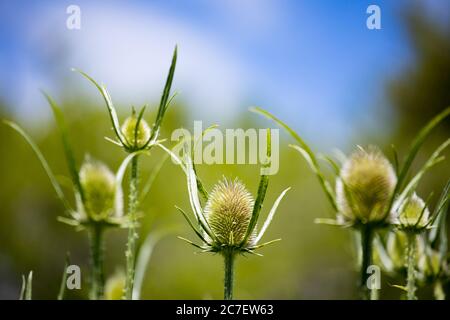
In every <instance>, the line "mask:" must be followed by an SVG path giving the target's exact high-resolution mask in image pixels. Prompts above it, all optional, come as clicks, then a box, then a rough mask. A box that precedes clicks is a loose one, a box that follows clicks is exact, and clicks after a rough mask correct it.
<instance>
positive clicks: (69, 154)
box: [42, 91, 84, 203]
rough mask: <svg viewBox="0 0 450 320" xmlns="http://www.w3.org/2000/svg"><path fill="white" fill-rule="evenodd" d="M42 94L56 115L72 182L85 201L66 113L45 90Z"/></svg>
mask: <svg viewBox="0 0 450 320" xmlns="http://www.w3.org/2000/svg"><path fill="white" fill-rule="evenodd" d="M42 94H43V95H44V96H45V98H46V99H47V101H48V104H49V105H50V107H51V108H52V111H53V115H54V116H55V120H56V123H57V124H58V127H59V132H60V134H61V139H62V143H63V147H64V154H65V156H66V160H67V165H68V167H69V172H70V176H71V177H72V183H73V185H74V186H75V188H76V190H77V191H78V192H79V193H80V197H81V201H82V202H83V203H84V191H83V188H82V187H81V183H80V177H79V176H78V168H77V165H76V162H75V156H74V152H73V150H72V147H71V144H70V142H69V134H68V130H67V125H66V121H65V119H64V115H63V113H62V112H61V109H60V108H59V106H58V105H57V104H56V102H55V101H54V100H53V99H52V98H51V97H50V96H49V95H48V94H47V93H45V92H44V91H42Z"/></svg>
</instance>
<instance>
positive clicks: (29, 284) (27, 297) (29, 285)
mask: <svg viewBox="0 0 450 320" xmlns="http://www.w3.org/2000/svg"><path fill="white" fill-rule="evenodd" d="M32 294H33V271H30V272H29V273H28V278H27V285H26V289H25V300H31V296H32Z"/></svg>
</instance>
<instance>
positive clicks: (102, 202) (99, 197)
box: [79, 158, 116, 221]
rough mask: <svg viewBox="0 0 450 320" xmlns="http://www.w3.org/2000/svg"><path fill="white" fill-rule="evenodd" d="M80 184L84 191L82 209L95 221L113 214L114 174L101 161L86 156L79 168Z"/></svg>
mask: <svg viewBox="0 0 450 320" xmlns="http://www.w3.org/2000/svg"><path fill="white" fill-rule="evenodd" d="M79 176H80V184H81V187H82V189H83V193H84V210H85V213H86V214H87V216H88V217H89V218H90V219H92V220H95V221H100V220H104V219H106V218H108V217H110V216H111V215H113V214H114V201H115V196H116V184H115V176H114V174H113V173H112V172H111V170H109V168H108V167H107V166H106V165H105V164H104V163H102V162H100V161H97V160H92V159H90V158H87V159H86V160H85V162H84V163H83V165H82V166H81V169H80V173H79Z"/></svg>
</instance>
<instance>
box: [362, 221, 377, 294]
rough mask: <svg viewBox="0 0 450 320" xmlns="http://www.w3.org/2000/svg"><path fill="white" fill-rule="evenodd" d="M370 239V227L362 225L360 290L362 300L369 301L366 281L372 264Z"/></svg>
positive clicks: (371, 233)
mask: <svg viewBox="0 0 450 320" xmlns="http://www.w3.org/2000/svg"><path fill="white" fill-rule="evenodd" d="M372 239H373V229H372V227H370V226H367V225H363V226H362V227H361V251H362V259H361V280H360V281H361V282H360V290H361V296H362V298H363V299H364V300H369V299H371V298H372V295H371V292H370V289H369V287H368V285H367V279H368V278H369V274H368V273H367V269H368V267H369V266H370V265H371V264H372ZM374 290H376V289H374Z"/></svg>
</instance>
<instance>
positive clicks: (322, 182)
mask: <svg viewBox="0 0 450 320" xmlns="http://www.w3.org/2000/svg"><path fill="white" fill-rule="evenodd" d="M250 111H251V112H254V113H258V114H260V115H263V116H265V117H266V118H268V119H270V120H272V121H274V122H275V123H276V124H278V125H279V126H280V127H282V128H283V129H285V130H286V131H287V132H288V133H289V134H290V135H291V136H292V137H293V138H294V140H295V141H296V142H297V143H298V144H299V147H300V149H302V150H304V153H303V152H302V154H306V155H308V157H307V158H306V160H307V161H308V162H309V163H310V166H311V167H313V171H314V173H315V174H316V176H317V178H318V179H319V182H320V185H321V186H322V188H323V189H324V191H325V193H326V195H327V197H328V200H329V201H330V203H331V205H332V206H333V209H334V210H335V211H337V205H336V201H335V200H334V195H333V192H332V191H330V188H329V187H327V184H328V183H327V181H326V179H325V176H324V175H323V173H322V171H321V170H320V166H319V162H318V161H317V158H316V156H315V154H314V152H312V150H311V148H310V147H309V146H308V145H307V144H306V142H305V141H304V140H303V139H302V138H301V137H300V136H299V135H298V134H297V133H296V132H295V131H294V130H293V129H291V128H290V127H289V126H288V125H287V124H286V123H284V122H283V121H281V120H280V119H278V118H277V117H275V116H274V115H273V114H271V113H269V112H267V111H266V110H264V109H261V108H259V107H252V108H250Z"/></svg>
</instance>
